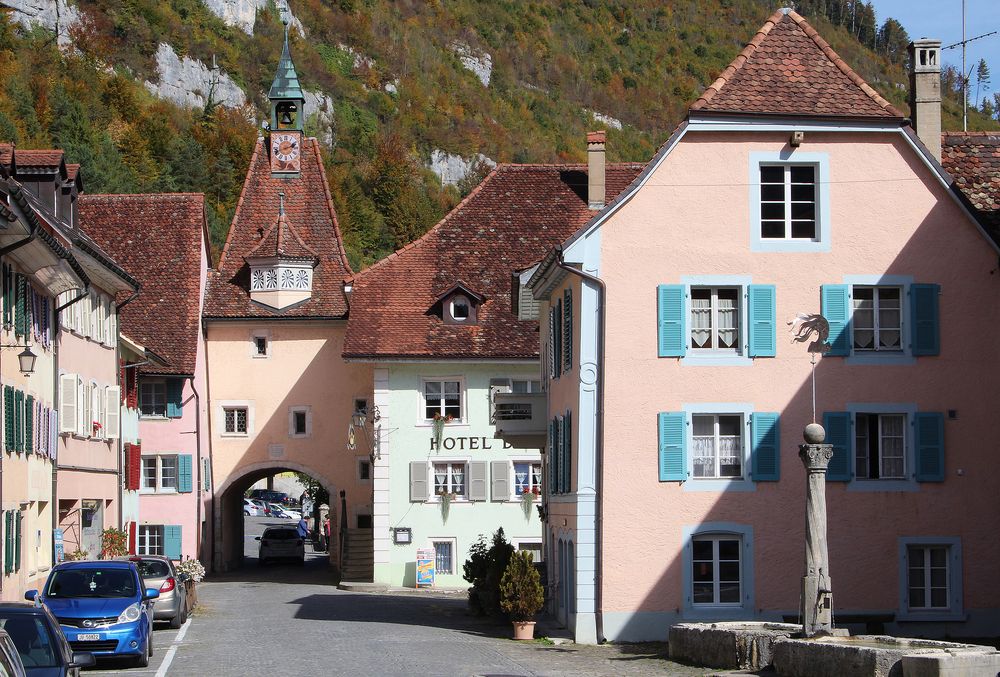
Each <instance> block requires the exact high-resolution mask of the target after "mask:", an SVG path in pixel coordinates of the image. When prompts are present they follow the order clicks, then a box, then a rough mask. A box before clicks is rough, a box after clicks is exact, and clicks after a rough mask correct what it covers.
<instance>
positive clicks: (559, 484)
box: [555, 418, 566, 494]
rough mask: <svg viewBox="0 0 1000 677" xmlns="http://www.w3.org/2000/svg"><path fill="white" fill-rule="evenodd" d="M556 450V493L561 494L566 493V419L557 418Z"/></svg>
mask: <svg viewBox="0 0 1000 677" xmlns="http://www.w3.org/2000/svg"><path fill="white" fill-rule="evenodd" d="M555 426H556V427H555V435H556V439H555V448H556V493H557V494H561V493H563V492H564V491H566V485H565V484H564V482H565V481H566V447H565V446H564V440H565V439H566V430H565V425H564V419H562V418H557V419H556V423H555Z"/></svg>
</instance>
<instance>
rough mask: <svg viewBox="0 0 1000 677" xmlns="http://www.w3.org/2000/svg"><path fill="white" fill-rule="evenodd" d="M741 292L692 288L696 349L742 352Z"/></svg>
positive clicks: (692, 321) (693, 346)
mask: <svg viewBox="0 0 1000 677" xmlns="http://www.w3.org/2000/svg"><path fill="white" fill-rule="evenodd" d="M739 299H740V290H739V288H734V287H691V348H692V350H705V351H709V350H712V351H722V352H730V353H733V352H735V353H739V352H740V301H739Z"/></svg>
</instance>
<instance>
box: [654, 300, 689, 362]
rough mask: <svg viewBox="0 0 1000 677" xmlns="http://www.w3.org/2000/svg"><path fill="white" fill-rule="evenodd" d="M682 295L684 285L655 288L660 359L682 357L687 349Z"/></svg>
mask: <svg viewBox="0 0 1000 677" xmlns="http://www.w3.org/2000/svg"><path fill="white" fill-rule="evenodd" d="M684 294H685V289H684V285H680V284H661V285H660V286H658V287H657V288H656V310H657V346H658V355H659V356H660V357H684V351H685V348H686V347H687V330H686V326H687V322H686V321H685V317H684Z"/></svg>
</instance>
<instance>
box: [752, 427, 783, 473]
mask: <svg viewBox="0 0 1000 677" xmlns="http://www.w3.org/2000/svg"><path fill="white" fill-rule="evenodd" d="M780 432H781V431H780V418H779V416H778V414H776V413H764V412H754V413H753V414H752V415H751V416H750V438H751V440H752V441H753V447H752V451H751V463H750V467H751V472H752V479H753V480H754V481H755V482H777V481H778V480H779V479H780V477H781V434H780Z"/></svg>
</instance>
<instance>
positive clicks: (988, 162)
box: [941, 132, 1000, 239]
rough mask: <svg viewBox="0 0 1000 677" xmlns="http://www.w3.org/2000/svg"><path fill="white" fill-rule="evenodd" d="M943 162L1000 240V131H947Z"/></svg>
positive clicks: (976, 210)
mask: <svg viewBox="0 0 1000 677" xmlns="http://www.w3.org/2000/svg"><path fill="white" fill-rule="evenodd" d="M941 165H942V166H943V167H944V168H945V170H946V171H947V172H948V173H949V174H951V175H952V177H953V178H954V179H955V183H954V187H955V188H957V189H958V190H959V192H960V193H961V194H962V195H963V196H964V197H965V198H966V200H967V201H968V203H969V205H970V207H971V208H972V209H973V211H974V212H976V215H977V216H978V217H979V219H980V221H981V222H982V223H983V226H984V227H986V229H987V231H988V232H989V233H990V235H992V236H993V237H994V239H1000V237H998V235H1000V132H946V133H944V134H942V135H941Z"/></svg>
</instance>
